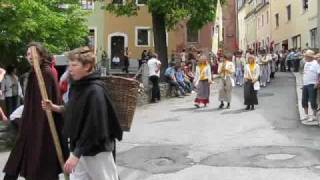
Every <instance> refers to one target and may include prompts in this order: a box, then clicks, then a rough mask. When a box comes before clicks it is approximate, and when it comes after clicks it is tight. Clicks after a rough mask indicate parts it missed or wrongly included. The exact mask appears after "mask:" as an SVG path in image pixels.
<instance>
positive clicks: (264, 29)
mask: <svg viewBox="0 0 320 180" xmlns="http://www.w3.org/2000/svg"><path fill="white" fill-rule="evenodd" d="M255 9H256V10H255V16H256V23H257V38H256V39H257V49H266V50H269V49H270V46H271V22H270V3H269V0H259V1H257V5H256V8H255Z"/></svg>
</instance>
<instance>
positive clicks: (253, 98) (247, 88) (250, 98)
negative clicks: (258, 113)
mask: <svg viewBox="0 0 320 180" xmlns="http://www.w3.org/2000/svg"><path fill="white" fill-rule="evenodd" d="M244 104H245V105H257V104H258V98H257V91H255V90H254V89H253V83H252V81H247V82H245V83H244Z"/></svg>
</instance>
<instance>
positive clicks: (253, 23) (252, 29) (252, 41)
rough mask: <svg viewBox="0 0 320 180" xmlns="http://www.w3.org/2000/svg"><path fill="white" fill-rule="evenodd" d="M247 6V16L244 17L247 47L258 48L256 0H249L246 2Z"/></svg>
mask: <svg viewBox="0 0 320 180" xmlns="http://www.w3.org/2000/svg"><path fill="white" fill-rule="evenodd" d="M245 6H247V8H246V9H247V12H246V16H245V17H244V23H245V26H246V31H245V32H246V35H245V37H246V39H245V42H246V45H247V48H251V49H256V48H257V18H256V15H255V12H256V1H255V0H249V1H248V2H245Z"/></svg>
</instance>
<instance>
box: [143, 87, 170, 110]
mask: <svg viewBox="0 0 320 180" xmlns="http://www.w3.org/2000/svg"><path fill="white" fill-rule="evenodd" d="M159 86H160V94H161V99H164V98H168V96H167V92H168V89H169V85H168V84H167V83H160V84H159ZM151 88H152V85H151V84H150V85H149V86H147V87H145V88H144V91H143V92H141V93H140V94H139V97H138V102H137V105H138V106H142V105H145V104H148V103H150V99H151Z"/></svg>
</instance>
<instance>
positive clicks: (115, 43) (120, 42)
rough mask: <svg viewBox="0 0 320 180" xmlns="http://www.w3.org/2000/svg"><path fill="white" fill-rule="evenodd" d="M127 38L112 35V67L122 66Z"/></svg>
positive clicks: (118, 67)
mask: <svg viewBox="0 0 320 180" xmlns="http://www.w3.org/2000/svg"><path fill="white" fill-rule="evenodd" d="M124 43H125V39H124V37H123V36H112V37H111V68H112V69H120V68H121V58H122V56H123V52H124V48H125V47H124V46H125V44H124Z"/></svg>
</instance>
